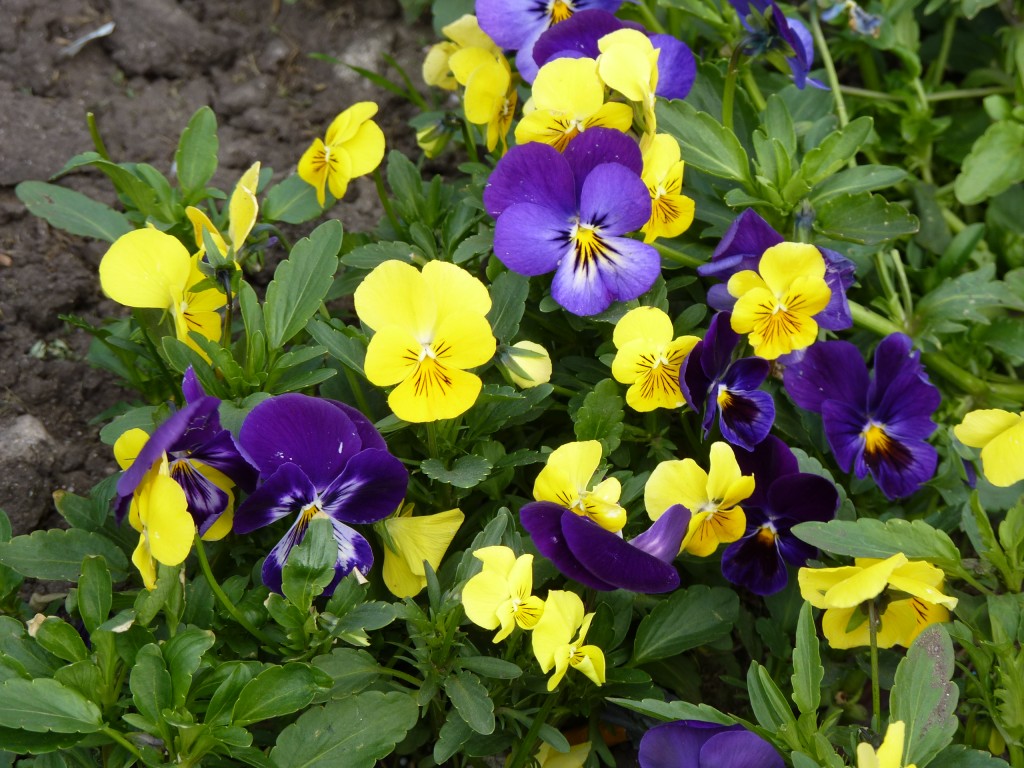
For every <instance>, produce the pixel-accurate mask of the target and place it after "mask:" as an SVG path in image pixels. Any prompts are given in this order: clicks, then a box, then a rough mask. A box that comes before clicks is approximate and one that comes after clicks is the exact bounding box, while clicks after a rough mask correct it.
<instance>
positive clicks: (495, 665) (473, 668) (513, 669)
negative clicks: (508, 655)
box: [459, 656, 523, 680]
mask: <svg viewBox="0 0 1024 768" xmlns="http://www.w3.org/2000/svg"><path fill="white" fill-rule="evenodd" d="M459 666H461V667H462V668H463V669H468V670H469V671H470V672H476V673H477V674H478V675H483V676H484V677H493V678H497V679H499V680H514V679H515V678H517V677H519V676H520V675H522V674H523V670H522V669H520V668H519V666H518V665H517V664H513V663H512V662H511V661H504V660H502V659H495V658H494V657H492V656H466V657H465V658H460V659H459Z"/></svg>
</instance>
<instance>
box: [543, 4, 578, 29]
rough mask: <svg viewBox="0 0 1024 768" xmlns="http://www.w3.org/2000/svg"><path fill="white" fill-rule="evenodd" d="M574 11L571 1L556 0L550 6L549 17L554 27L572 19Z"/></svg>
mask: <svg viewBox="0 0 1024 768" xmlns="http://www.w3.org/2000/svg"><path fill="white" fill-rule="evenodd" d="M573 11H574V9H573V7H572V2H571V0H554V1H553V2H551V3H550V4H549V5H548V16H550V17H551V24H552V25H554V24H557V23H558V22H560V21H565V20H566V19H568V18H570V17H571V16H572V14H573Z"/></svg>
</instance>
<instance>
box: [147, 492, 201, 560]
mask: <svg viewBox="0 0 1024 768" xmlns="http://www.w3.org/2000/svg"><path fill="white" fill-rule="evenodd" d="M139 517H140V518H141V520H142V523H143V525H144V526H145V534H146V541H147V542H148V544H149V551H150V553H151V554H152V555H153V559H154V560H156V561H157V562H159V563H163V564H164V565H178V564H179V563H181V562H183V561H184V560H185V558H186V557H188V553H189V552H190V551H191V550H192V541H193V539H195V535H196V524H195V522H194V521H193V520H192V516H191V515H190V514H189V513H188V499H187V498H186V497H185V492H184V491H183V490H182V489H181V486H180V485H178V484H177V483H176V482H174V480H173V479H171V478H170V477H167V476H166V475H154V476H153V477H152V478H151V479H150V480H149V481H148V482H147V483H146V484H145V485H143V486H142V488H141V489H140V496H139Z"/></svg>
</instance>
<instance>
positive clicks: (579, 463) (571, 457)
mask: <svg viewBox="0 0 1024 768" xmlns="http://www.w3.org/2000/svg"><path fill="white" fill-rule="evenodd" d="M600 463H601V443H599V442H598V441H597V440H584V441H582V442H575V443H566V444H565V445H562V446H559V447H558V448H556V449H555V450H553V451H552V452H551V455H550V456H548V460H547V463H546V464H545V465H544V468H543V469H542V470H541V471H540V474H539V475H537V480H536V481H535V482H534V484H533V498H534V499H536V500H537V501H551V502H554V503H556V504H561V505H562V506H564V507H572V506H573V504H574V503H576V501H577V500H578V499H579V497H580V493H582V492H584V491H585V490H586V489H587V488H588V487H589V485H590V479H591V478H592V477H593V476H594V472H596V471H597V466H598V464H600Z"/></svg>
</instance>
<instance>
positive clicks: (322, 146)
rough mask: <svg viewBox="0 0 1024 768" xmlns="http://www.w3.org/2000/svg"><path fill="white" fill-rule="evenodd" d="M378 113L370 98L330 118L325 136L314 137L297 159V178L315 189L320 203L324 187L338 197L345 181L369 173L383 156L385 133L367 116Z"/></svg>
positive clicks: (324, 197)
mask: <svg viewBox="0 0 1024 768" xmlns="http://www.w3.org/2000/svg"><path fill="white" fill-rule="evenodd" d="M375 114H377V105H376V104H374V103H373V102H372V101H361V102H359V103H358V104H353V105H352V106H351V107H349V108H348V109H346V110H345V111H344V112H342V113H341V114H339V115H338V116H337V117H335V118H334V120H333V121H331V124H330V126H328V128H327V135H326V136H325V137H324V138H323V139H314V140H313V143H312V144H311V145H310V146H309V149H307V150H306V151H305V152H304V153H303V155H302V157H301V158H300V159H299V168H298V174H299V178H300V179H302V180H303V181H304V182H306V183H307V184H309V185H311V186H312V187H313V189H315V190H316V201H317V202H318V203H319V204H320V205H321V206H322V205H323V204H324V200H325V199H326V194H325V191H324V190H325V189H329V190H331V194H332V195H334V197H335V198H337V199H338V200H340V199H341V198H343V197H344V196H345V192H346V190H347V189H348V183H349V182H350V181H351V180H352V179H354V178H356V177H357V176H365V175H366V174H368V173H372V172H373V171H374V170H375V169H376V168H377V166H378V165H380V161H381V160H383V159H384V132H383V131H382V130H381V129H380V126H378V125H377V124H376V123H375V122H373V120H371V119H370V118H371V117H373V116H374V115H375Z"/></svg>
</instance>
